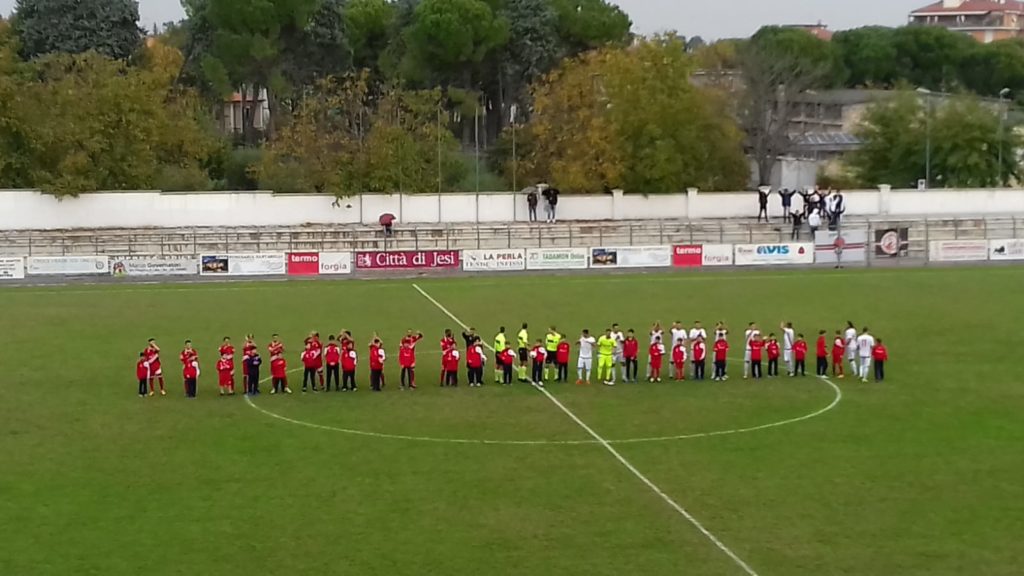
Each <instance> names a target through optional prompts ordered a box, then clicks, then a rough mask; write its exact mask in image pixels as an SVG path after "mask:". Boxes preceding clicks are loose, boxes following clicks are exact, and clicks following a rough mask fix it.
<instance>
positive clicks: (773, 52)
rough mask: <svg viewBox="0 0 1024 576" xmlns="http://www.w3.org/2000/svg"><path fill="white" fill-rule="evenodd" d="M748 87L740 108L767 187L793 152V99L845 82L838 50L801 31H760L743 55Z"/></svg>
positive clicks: (762, 179) (745, 47) (751, 146)
mask: <svg viewBox="0 0 1024 576" xmlns="http://www.w3.org/2000/svg"><path fill="white" fill-rule="evenodd" d="M739 66H740V70H741V71H742V73H743V80H744V83H745V84H746V87H745V89H744V91H743V94H742V97H741V102H740V105H739V113H740V121H741V123H742V125H743V128H744V131H745V132H746V134H747V147H748V149H749V150H750V154H751V156H752V157H753V158H754V161H755V162H756V163H757V167H758V173H759V180H760V183H761V184H768V183H769V182H770V181H771V180H770V179H771V171H772V168H773V166H774V165H775V161H776V160H777V159H778V157H779V156H781V155H783V154H785V153H787V152H788V151H789V148H790V140H789V129H790V127H789V123H790V120H791V119H792V118H793V114H794V112H795V106H794V105H793V99H794V98H795V97H796V96H798V95H799V94H802V93H804V92H807V91H808V90H814V89H820V88H831V87H833V86H836V85H839V84H840V83H841V81H842V77H843V70H842V65H841V62H840V57H839V52H838V50H837V49H836V46H835V45H833V44H831V43H829V42H826V41H823V40H820V39H818V38H816V37H814V36H812V35H811V34H808V33H807V32H805V31H803V30H799V29H793V28H779V27H771V26H769V27H765V28H761V29H760V30H759V31H758V32H757V34H755V35H754V36H753V37H752V38H751V39H750V41H749V42H746V43H745V44H743V46H742V48H741V50H740V53H739Z"/></svg>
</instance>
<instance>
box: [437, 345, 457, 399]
mask: <svg viewBox="0 0 1024 576" xmlns="http://www.w3.org/2000/svg"><path fill="white" fill-rule="evenodd" d="M459 357H460V355H459V347H458V345H457V344H455V342H454V341H453V342H451V343H449V345H448V349H447V350H445V351H444V355H443V356H441V368H442V369H443V370H444V383H443V384H442V386H448V387H452V388H455V387H458V385H459Z"/></svg>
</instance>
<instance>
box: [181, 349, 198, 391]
mask: <svg viewBox="0 0 1024 576" xmlns="http://www.w3.org/2000/svg"><path fill="white" fill-rule="evenodd" d="M185 344H186V346H187V347H186V350H188V347H191V346H192V343H191V342H189V341H187V340H186V342H185ZM181 357H182V368H181V375H182V377H183V379H184V380H185V397H186V398H195V397H196V393H197V391H198V387H199V356H198V355H196V354H189V355H186V354H185V353H184V352H182V355H181Z"/></svg>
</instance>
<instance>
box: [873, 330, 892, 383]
mask: <svg viewBox="0 0 1024 576" xmlns="http://www.w3.org/2000/svg"><path fill="white" fill-rule="evenodd" d="M871 358H872V360H874V363H875V382H881V381H883V380H885V363H886V362H888V361H889V351H888V350H886V349H885V346H884V345H883V344H882V339H881V338H879V339H878V342H876V343H875V347H874V348H873V349H872V350H871Z"/></svg>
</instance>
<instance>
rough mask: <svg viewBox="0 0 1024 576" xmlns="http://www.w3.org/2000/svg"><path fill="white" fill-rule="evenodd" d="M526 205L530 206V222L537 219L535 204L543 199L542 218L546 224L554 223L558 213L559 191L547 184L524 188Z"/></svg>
mask: <svg viewBox="0 0 1024 576" xmlns="http://www.w3.org/2000/svg"><path fill="white" fill-rule="evenodd" d="M525 192H526V205H527V206H528V207H529V208H530V222H536V221H537V204H539V203H540V201H541V199H543V200H544V218H545V220H546V221H547V223H548V224H554V223H555V221H556V219H557V213H558V195H559V194H561V191H560V190H559V189H558V188H552V187H551V186H548V185H547V184H537V185H536V186H530V187H529V188H527V189H526V190H525Z"/></svg>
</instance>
